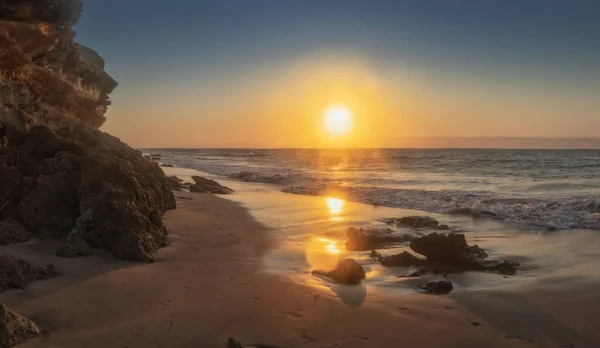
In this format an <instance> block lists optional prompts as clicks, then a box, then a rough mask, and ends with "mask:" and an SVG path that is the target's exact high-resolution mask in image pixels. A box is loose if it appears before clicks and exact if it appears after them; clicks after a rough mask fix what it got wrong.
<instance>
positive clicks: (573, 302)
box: [0, 192, 600, 348]
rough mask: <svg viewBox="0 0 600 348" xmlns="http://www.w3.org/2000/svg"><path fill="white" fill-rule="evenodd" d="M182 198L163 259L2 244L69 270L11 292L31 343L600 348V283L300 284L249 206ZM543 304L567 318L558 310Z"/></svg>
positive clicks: (169, 217) (168, 218)
mask: <svg viewBox="0 0 600 348" xmlns="http://www.w3.org/2000/svg"><path fill="white" fill-rule="evenodd" d="M175 196H176V197H177V203H178V208H177V209H176V210H173V211H170V212H167V213H166V214H165V224H166V226H167V227H168V229H169V231H170V235H169V239H170V240H171V244H170V245H169V246H168V247H166V248H164V249H161V250H159V252H158V253H157V254H156V258H157V260H158V262H156V263H153V264H137V263H131V262H125V261H120V260H116V259H113V258H111V257H110V256H107V255H106V254H105V253H104V252H96V255H95V256H92V257H88V258H78V259H71V260H69V259H61V258H58V257H55V256H53V252H54V251H55V248H54V245H53V244H54V242H39V241H31V242H28V243H25V244H21V245H11V246H8V247H2V248H0V250H1V251H3V252H4V251H6V250H9V251H12V253H13V254H17V255H18V256H19V257H22V258H24V259H26V260H28V261H32V262H34V261H36V262H40V263H48V262H51V263H53V264H55V265H56V266H57V267H58V268H60V269H61V270H62V271H63V273H64V276H63V277H60V278H57V279H54V280H49V281H44V282H35V283H34V284H32V285H31V286H30V287H28V288H27V289H25V290H11V291H7V292H5V293H3V294H0V300H2V301H3V302H5V303H6V304H7V305H9V306H10V307H11V308H13V309H14V310H15V311H18V312H19V313H21V314H23V315H25V316H27V317H29V318H30V319H32V320H33V321H34V322H36V323H37V324H38V325H39V327H40V329H41V331H42V336H40V337H38V338H36V339H33V340H31V341H28V342H26V343H24V344H22V345H20V346H19V347H48V346H65V347H80V346H85V347H107V346H111V347H215V348H218V347H224V346H225V345H226V342H227V339H228V338H229V337H234V338H235V339H237V340H239V341H241V342H244V343H246V344H250V343H262V344H271V345H275V346H278V347H335V346H338V347H393V346H397V345H398V344H418V345H421V346H431V347H435V346H444V347H480V346H490V347H531V346H532V342H533V345H534V346H543V347H566V346H568V345H569V344H573V345H574V346H575V347H593V346H595V345H597V344H598V343H599V342H600V337H599V336H598V334H597V333H596V332H595V330H593V327H594V319H593V318H592V313H594V312H595V310H593V307H594V306H596V307H598V305H597V303H598V301H595V302H593V301H594V300H593V298H594V297H597V295H596V294H597V293H598V292H597V291H595V290H596V289H597V287H595V288H592V287H590V286H588V287H586V288H584V289H585V290H586V291H585V292H583V291H582V289H578V288H577V287H576V286H571V287H566V288H565V285H564V284H563V285H562V286H551V287H550V288H549V284H548V285H547V287H546V289H545V290H543V291H539V292H537V293H534V294H528V293H525V292H523V293H521V292H518V291H516V290H513V291H512V292H513V293H512V294H511V292H510V291H508V292H506V291H498V292H495V291H482V292H465V293H458V294H451V295H450V296H432V295H425V294H419V293H416V292H414V293H412V294H408V295H401V296H389V295H386V294H383V293H378V292H374V293H371V292H370V288H369V287H367V286H364V285H359V286H357V287H348V286H338V285H334V284H324V285H325V286H323V284H322V286H310V285H307V284H299V283H298V282H297V281H294V280H292V279H290V278H288V277H285V276H280V275H277V274H271V273H269V272H264V271H263V265H262V262H263V259H264V255H265V252H266V251H267V250H269V248H270V247H272V246H273V244H272V243H273V242H272V241H271V236H272V233H271V232H272V230H270V229H268V228H267V227H265V226H263V225H261V224H260V223H259V222H258V221H257V220H256V219H255V218H254V217H252V216H251V215H250V214H249V211H248V210H247V209H245V208H243V207H242V206H241V205H240V204H237V203H234V202H231V201H228V200H226V199H223V198H219V197H215V196H212V195H208V194H190V193H184V192H176V193H175ZM181 197H191V200H189V199H182V198H181ZM315 281H316V282H317V283H319V282H321V280H319V279H318V278H315ZM576 295H577V296H582V295H584V296H583V297H584V299H581V300H578V298H574V296H576ZM569 304H570V305H569ZM581 305H584V307H580V306H581ZM543 306H546V307H550V308H554V310H555V311H557V312H556V313H547V312H546V311H545V309H543ZM576 308H579V310H576ZM581 308H583V310H581ZM585 313H589V314H587V315H586V314H585ZM586 316H587V318H584V317H586ZM555 317H557V319H555ZM558 318H563V319H564V320H565V321H566V322H564V323H563V322H561V321H558ZM536 319H537V321H536ZM528 320H534V321H533V322H529V321H528ZM365 323H369V324H368V325H365ZM534 323H535V324H534ZM530 341H531V342H530Z"/></svg>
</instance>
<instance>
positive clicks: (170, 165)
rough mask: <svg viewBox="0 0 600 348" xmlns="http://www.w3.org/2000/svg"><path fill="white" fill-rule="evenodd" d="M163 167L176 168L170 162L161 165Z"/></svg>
mask: <svg viewBox="0 0 600 348" xmlns="http://www.w3.org/2000/svg"><path fill="white" fill-rule="evenodd" d="M160 166H161V167H165V168H174V167H175V166H174V165H172V164H169V163H163V164H161V165H160Z"/></svg>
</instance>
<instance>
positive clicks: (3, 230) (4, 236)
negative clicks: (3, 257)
mask: <svg viewBox="0 0 600 348" xmlns="http://www.w3.org/2000/svg"><path fill="white" fill-rule="evenodd" d="M31 236H32V234H31V232H29V230H27V229H26V228H25V227H23V225H21V224H20V223H19V222H18V221H16V220H4V221H0V245H7V244H13V243H24V242H26V241H28V240H29V239H30V238H31Z"/></svg>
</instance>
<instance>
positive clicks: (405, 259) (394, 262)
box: [379, 251, 426, 267]
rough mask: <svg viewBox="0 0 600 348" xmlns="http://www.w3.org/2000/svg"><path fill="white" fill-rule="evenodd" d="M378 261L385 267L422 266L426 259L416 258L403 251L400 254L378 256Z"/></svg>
mask: <svg viewBox="0 0 600 348" xmlns="http://www.w3.org/2000/svg"><path fill="white" fill-rule="evenodd" d="M379 263H381V264H382V265H383V266H385V267H420V266H424V265H425V264H426V261H425V260H422V259H419V258H417V257H416V256H414V255H413V254H411V253H409V252H407V251H403V252H402V253H400V254H396V255H391V256H383V257H380V258H379Z"/></svg>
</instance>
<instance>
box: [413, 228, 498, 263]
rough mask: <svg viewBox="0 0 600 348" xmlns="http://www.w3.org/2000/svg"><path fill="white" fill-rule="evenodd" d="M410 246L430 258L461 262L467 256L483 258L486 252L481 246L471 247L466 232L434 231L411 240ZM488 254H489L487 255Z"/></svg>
mask: <svg viewBox="0 0 600 348" xmlns="http://www.w3.org/2000/svg"><path fill="white" fill-rule="evenodd" d="M410 248H411V249H412V250H414V251H416V252H417V253H419V254H421V255H423V256H426V257H427V259H428V260H441V261H447V262H461V261H462V260H464V259H467V258H474V259H481V258H483V257H482V256H483V255H484V254H485V253H483V251H482V250H481V249H479V247H477V246H473V247H469V245H468V244H467V240H466V239H465V235H464V234H455V233H450V234H447V235H446V234H438V233H432V234H429V235H427V236H424V237H421V238H415V239H413V240H412V241H411V242H410ZM485 256H487V255H485Z"/></svg>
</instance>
